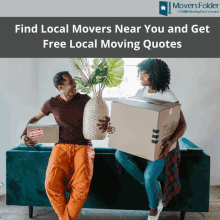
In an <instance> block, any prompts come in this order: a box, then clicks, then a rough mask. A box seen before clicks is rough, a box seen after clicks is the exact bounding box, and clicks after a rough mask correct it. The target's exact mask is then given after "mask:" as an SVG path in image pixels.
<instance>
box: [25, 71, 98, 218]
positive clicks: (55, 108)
mask: <svg viewBox="0 0 220 220" xmlns="http://www.w3.org/2000/svg"><path fill="white" fill-rule="evenodd" d="M53 83H54V85H55V87H56V88H57V89H58V90H59V91H60V94H59V95H57V96H56V97H52V98H51V99H49V100H47V101H46V102H45V103H44V104H43V106H42V108H41V110H40V112H39V113H38V114H37V115H36V116H34V117H33V118H32V119H30V120H29V122H28V123H36V122H38V121H39V120H40V119H41V118H43V117H44V116H45V115H46V116H48V115H49V114H50V113H52V114H53V115H54V117H55V120H56V122H57V124H58V125H59V142H58V143H56V144H55V146H54V147H53V149H52V152H51V155H50V158H49V163H48V167H47V171H46V180H45V188H46V193H47V195H48V198H49V200H50V202H51V204H52V206H53V208H54V210H55V212H56V213H57V215H58V216H59V219H60V220H75V219H76V217H77V216H78V214H79V212H80V211H81V209H82V207H83V205H84V203H85V201H86V198H87V195H88V192H89V186H90V183H91V179H92V175H93V162H94V156H95V152H94V149H93V148H92V146H91V141H90V140H86V139H85V138H84V136H83V130H82V125H83V111H84V107H85V105H86V103H87V102H88V100H89V99H90V97H89V96H88V95H86V94H85V95H83V94H80V93H77V92H76V83H75V81H74V80H73V78H72V77H71V75H70V74H69V72H59V73H57V74H56V75H55V76H54V78H53ZM22 140H23V141H24V144H25V145H31V146H33V145H35V144H36V143H37V142H36V141H35V142H34V141H32V140H31V139H30V138H28V137H27V128H26V129H25V130H24V132H23V134H22ZM66 190H67V191H69V192H70V197H69V200H68V201H66V196H65V191H66Z"/></svg>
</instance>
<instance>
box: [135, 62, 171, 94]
mask: <svg viewBox="0 0 220 220" xmlns="http://www.w3.org/2000/svg"><path fill="white" fill-rule="evenodd" d="M137 67H138V76H140V74H141V73H142V72H145V73H146V74H149V81H150V84H151V86H152V89H153V90H157V91H158V92H159V91H162V92H164V91H165V90H166V89H169V88H170V87H169V84H170V69H169V67H168V65H167V64H166V63H165V62H164V61H162V60H160V59H146V60H143V61H141V62H140V63H139V64H138V65H137Z"/></svg>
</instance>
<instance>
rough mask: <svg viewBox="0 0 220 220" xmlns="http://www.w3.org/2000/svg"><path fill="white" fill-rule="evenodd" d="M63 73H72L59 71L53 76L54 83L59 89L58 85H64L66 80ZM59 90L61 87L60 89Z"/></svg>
mask: <svg viewBox="0 0 220 220" xmlns="http://www.w3.org/2000/svg"><path fill="white" fill-rule="evenodd" d="M63 74H69V75H70V73H69V72H68V71H62V72H59V73H57V74H56V75H55V76H54V77H53V84H54V86H55V87H56V88H57V89H58V85H63V82H64V81H65V79H63V77H62V75H63ZM58 90H59V89H58Z"/></svg>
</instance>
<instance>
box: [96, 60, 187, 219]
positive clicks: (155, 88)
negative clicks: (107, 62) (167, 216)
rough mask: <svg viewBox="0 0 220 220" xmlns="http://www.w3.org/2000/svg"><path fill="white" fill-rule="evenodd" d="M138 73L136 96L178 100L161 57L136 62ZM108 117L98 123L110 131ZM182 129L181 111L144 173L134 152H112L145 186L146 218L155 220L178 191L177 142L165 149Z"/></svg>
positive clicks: (180, 134) (182, 117) (184, 123)
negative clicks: (156, 156)
mask: <svg viewBox="0 0 220 220" xmlns="http://www.w3.org/2000/svg"><path fill="white" fill-rule="evenodd" d="M138 76H140V79H141V85H142V86H144V88H142V89H139V90H138V91H137V93H136V96H141V97H147V98H152V99H158V100H162V101H168V102H178V100H177V98H176V96H175V95H174V93H173V92H172V91H171V90H170V89H169V84H170V69H169V67H168V66H167V64H166V63H165V62H164V61H162V60H160V59H146V60H143V61H142V62H140V63H139V64H138ZM109 120H110V119H109V118H106V120H101V122H102V123H103V124H101V125H100V126H101V129H103V130H106V129H108V131H111V127H109V126H106V122H108V123H109ZM185 130H186V122H185V119H184V116H183V113H182V111H181V112H180V121H179V125H178V127H177V129H176V131H175V132H174V134H173V135H172V136H171V138H170V139H169V140H167V141H165V142H164V143H163V145H162V147H161V148H162V152H161V154H160V156H159V159H158V160H156V161H148V164H147V167H146V169H145V171H144V173H143V171H142V170H141V169H140V168H139V166H138V164H137V163H136V161H135V158H137V156H134V155H131V154H128V153H125V152H122V151H119V150H117V151H116V154H115V156H116V159H117V161H118V162H119V163H120V164H121V166H122V167H123V168H124V169H125V170H126V171H127V172H128V173H130V174H131V175H132V176H133V177H134V178H135V179H136V180H138V181H139V182H140V183H141V184H142V185H144V186H145V189H146V192H147V196H148V200H149V206H150V214H149V215H148V220H158V218H159V215H160V212H161V211H162V209H163V207H165V206H166V205H167V204H168V202H169V201H170V199H171V198H172V197H173V196H175V195H176V194H177V193H179V191H180V181H179V171H178V164H179V162H180V150H179V146H177V148H175V149H174V150H172V151H171V152H169V150H170V147H171V146H172V145H173V143H174V142H176V141H178V139H179V138H181V137H182V136H183V134H184V132H185ZM110 133H111V132H110ZM173 165H174V166H173ZM163 171H164V174H165V179H164V186H165V188H164V190H163V195H162V198H161V199H159V194H160V192H161V189H160V188H161V187H160V182H159V181H158V177H159V176H160V174H161V173H162V172H163ZM161 193H162V192H161Z"/></svg>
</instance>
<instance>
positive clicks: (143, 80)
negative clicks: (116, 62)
mask: <svg viewBox="0 0 220 220" xmlns="http://www.w3.org/2000/svg"><path fill="white" fill-rule="evenodd" d="M149 78H150V75H149V74H148V73H146V72H143V71H142V72H141V75H140V79H141V85H142V86H151V84H150V81H149Z"/></svg>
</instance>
